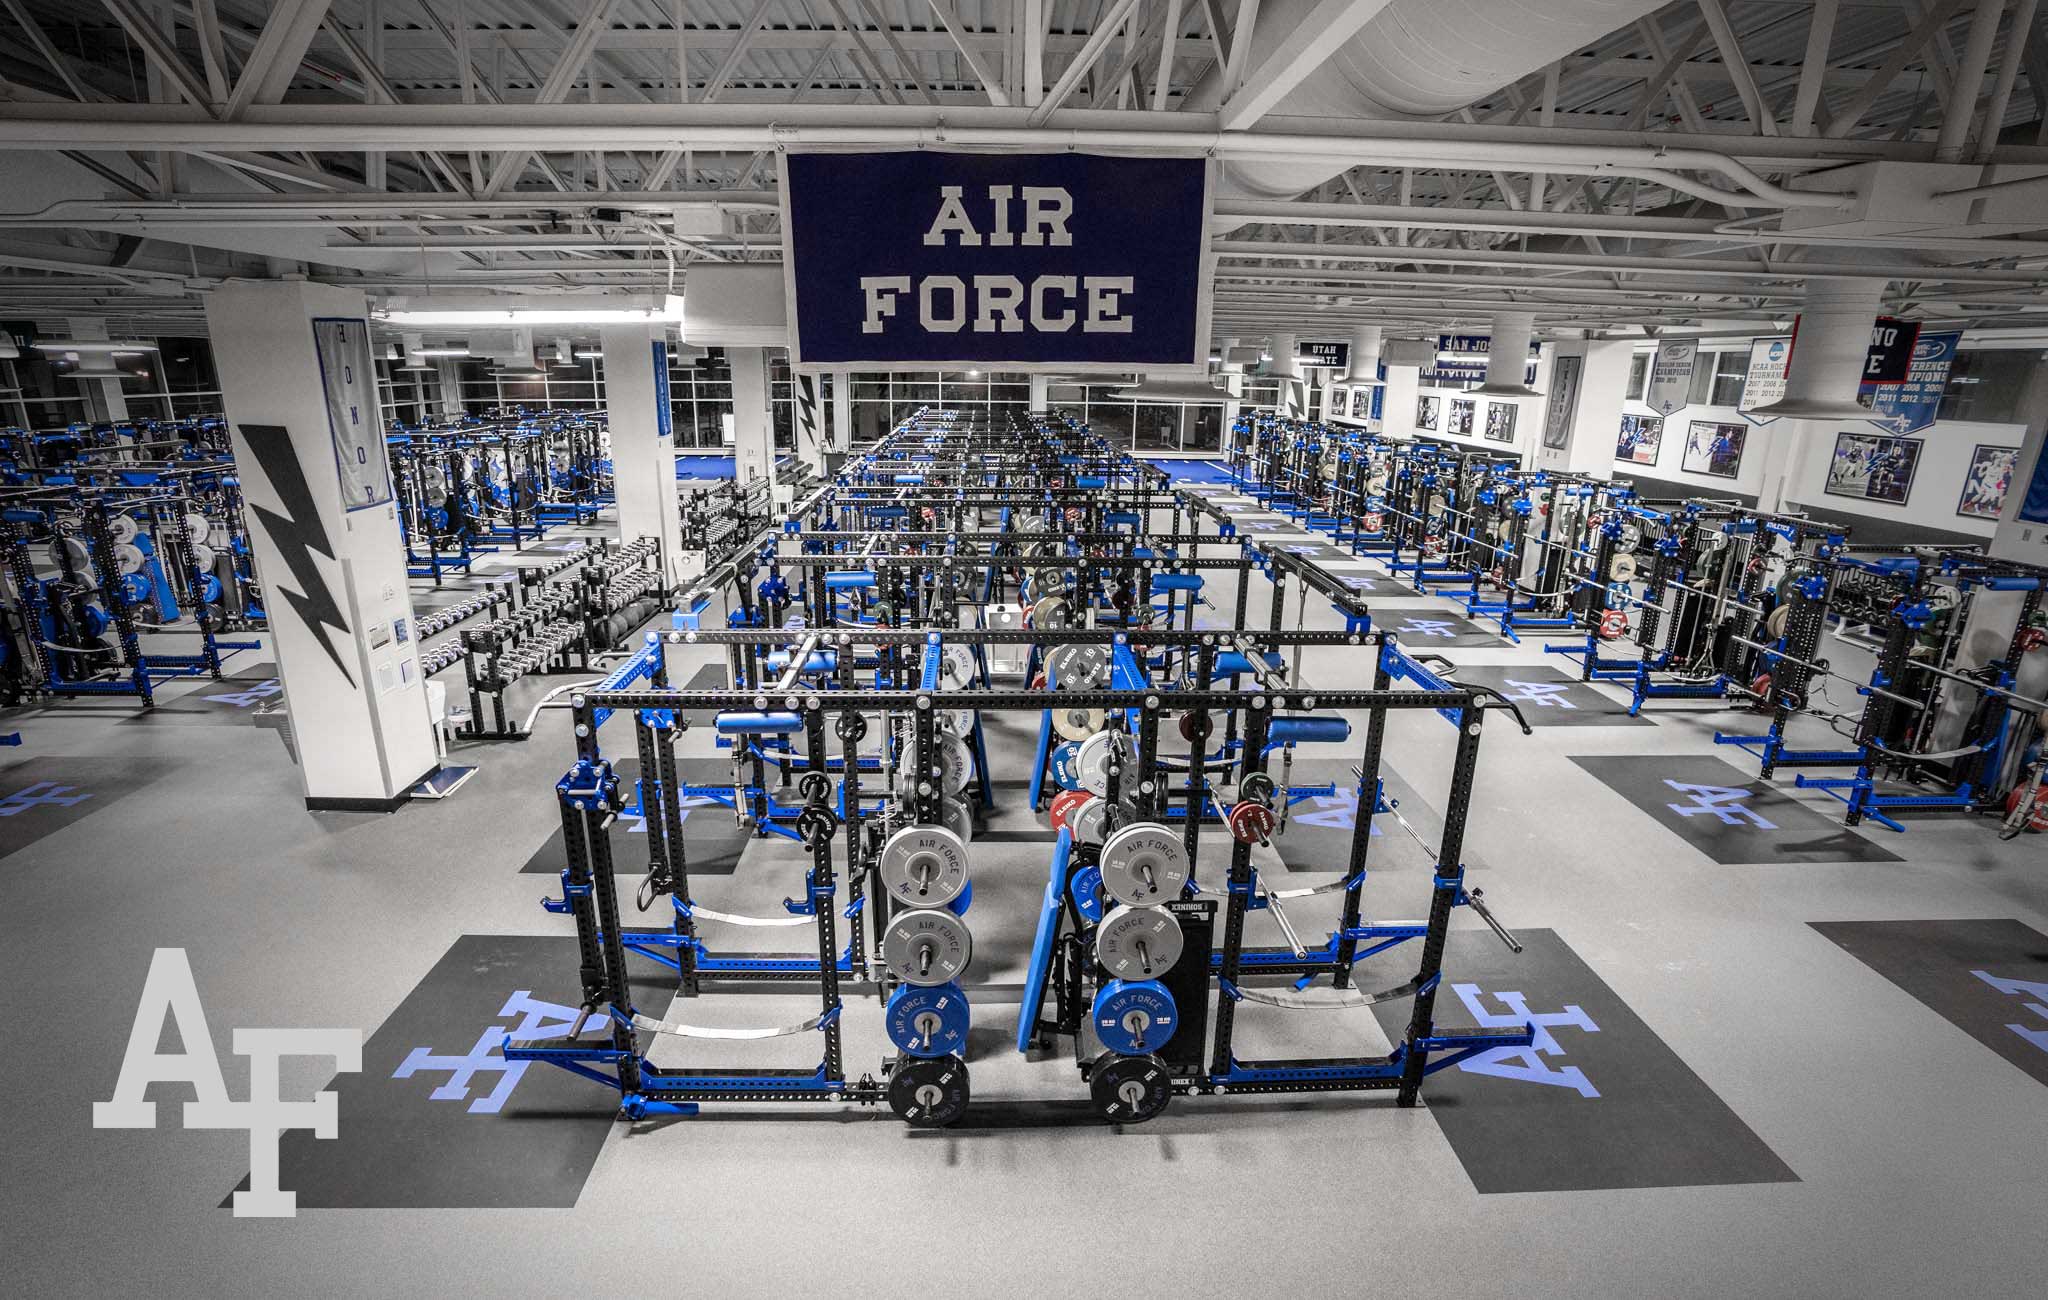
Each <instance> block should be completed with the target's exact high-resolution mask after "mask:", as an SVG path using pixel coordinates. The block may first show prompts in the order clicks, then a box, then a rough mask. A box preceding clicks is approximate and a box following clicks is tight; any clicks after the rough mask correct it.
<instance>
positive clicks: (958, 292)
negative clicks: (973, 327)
mask: <svg viewBox="0 0 2048 1300" xmlns="http://www.w3.org/2000/svg"><path fill="white" fill-rule="evenodd" d="M934 289H944V290H946V291H948V292H949V293H951V294H952V295H953V314H952V315H950V316H939V315H937V314H936V313H934V312H933V311H932V298H933V293H932V291H933V290H934ZM917 323H918V324H919V325H922V326H923V327H924V328H926V329H928V330H937V331H938V332H939V333H941V334H953V333H957V332H958V331H959V329H960V327H961V326H962V325H965V324H966V323H967V286H966V285H964V284H962V283H960V277H959V276H957V275H928V276H926V277H925V278H924V283H922V284H920V285H918V286H917Z"/></svg>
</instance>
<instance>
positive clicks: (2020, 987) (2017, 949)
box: [1811, 920, 2048, 1084]
mask: <svg viewBox="0 0 2048 1300" xmlns="http://www.w3.org/2000/svg"><path fill="white" fill-rule="evenodd" d="M1811 924H1812V926H1813V928H1814V929H1816V930H1818V931H1820V932H1821V933H1822V934H1824V935H1826V936H1827V937H1828V938H1829V939H1831V940H1833V941H1834V942H1835V943H1837V944H1839V945H1841V947H1842V949H1843V951H1845V952H1847V953H1849V954H1850V955H1851V956H1853V957H1855V958H1856V960H1858V961H1860V962H1862V963H1863V964H1864V965H1866V966H1868V967H1870V969H1872V970H1874V971H1876V972H1877V973H1878V974H1880V975H1882V976H1884V977H1885V978H1886V979H1888V980H1890V981H1891V982H1892V983H1894V984H1896V985H1898V986H1899V987H1900V988H1902V989H1904V990H1905V991H1906V992H1908V993H1910V994H1912V995H1913V996H1914V997H1916V998H1918V999H1919V1000H1920V1001H1921V1002H1922V1003H1924V1004H1926V1005H1927V1006H1928V1007H1929V1008H1930V1009H1932V1010H1933V1011H1934V1012H1935V1013H1936V1014H1937V1015H1939V1016H1940V1017H1941V1018H1942V1019H1944V1020H1946V1021H1948V1022H1949V1023H1950V1024H1952V1025H1954V1026H1955V1027H1956V1028H1958V1029H1960V1030H1962V1031H1963V1032H1964V1033H1966V1034H1968V1035H1969V1036H1970V1037H1972V1038H1974V1039H1976V1040H1977V1041H1978V1042H1980V1043H1982V1044H1984V1045H1985V1046H1986V1047H1988V1048H1990V1049H1991V1050H1992V1051H1994V1052H1996V1053H1998V1054H1999V1055H2000V1056H2002V1057H2004V1058H2005V1059H2006V1060H2008V1061H2011V1062H2012V1063H2013V1064H2014V1065H2017V1066H2018V1067H2020V1069H2022V1070H2024V1071H2026V1072H2027V1074H2028V1075H2030V1076H2032V1078H2033V1079H2034V1081H2035V1082H2036V1083H2044V1084H2048V935H2044V934H2042V933H2041V932H2040V931H2039V930H2036V929H2034V928H2033V927H2032V926H2030V925H2027V924H2025V923H2024V922H2021V921H2015V920H1984V921H1814V922H1811Z"/></svg>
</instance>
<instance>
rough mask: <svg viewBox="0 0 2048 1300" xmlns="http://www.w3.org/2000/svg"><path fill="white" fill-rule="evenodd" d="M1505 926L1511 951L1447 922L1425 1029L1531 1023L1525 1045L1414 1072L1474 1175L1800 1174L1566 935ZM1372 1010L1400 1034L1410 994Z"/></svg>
mask: <svg viewBox="0 0 2048 1300" xmlns="http://www.w3.org/2000/svg"><path fill="white" fill-rule="evenodd" d="M1517 937H1518V938H1519V939H1520V940H1521V942H1522V944H1523V947H1524V951H1523V952H1522V953H1520V954H1519V955H1517V954H1515V953H1511V952H1509V951H1508V950H1507V948H1506V947H1504V946H1503V945H1502V944H1501V943H1500V941H1499V940H1497V939H1495V938H1494V937H1493V935H1492V934H1490V933H1488V932H1486V931H1484V930H1460V931H1457V932H1455V933H1453V934H1452V935H1451V936H1450V940H1449V943H1448V945H1447V946H1446V948H1445V954H1444V982H1443V988H1442V990H1441V992H1439V994H1438V995H1437V1000H1436V1028H1437V1032H1439V1033H1447V1032H1455V1031H1456V1029H1457V1028H1458V1027H1460V1026H1474V1025H1476V1026H1481V1027H1487V1028H1493V1027H1512V1026H1517V1025H1521V1024H1525V1023H1527V1022H1529V1021H1532V1020H1533V1021H1534V1022H1535V1023H1536V1025H1537V1037H1536V1042H1535V1043H1534V1044H1533V1045H1531V1046H1529V1047H1503V1048H1495V1049H1493V1050H1492V1051H1489V1052H1482V1053H1480V1054H1479V1055H1477V1056H1475V1057H1472V1058H1470V1059H1469V1060H1466V1061H1463V1062H1461V1063H1460V1064H1458V1065H1456V1066H1453V1067H1451V1068H1449V1069H1445V1070H1441V1071H1439V1072H1437V1073H1435V1074H1432V1075H1431V1076H1429V1079H1428V1081H1427V1082H1426V1083H1424V1084H1423V1087H1422V1095H1423V1099H1424V1101H1425V1102H1426V1103H1427V1104H1428V1106H1429V1111H1430V1114H1432V1115H1433V1116H1435V1117H1436V1121H1437V1123H1438V1124H1439V1125H1441V1126H1442V1128H1443V1131H1444V1136H1445V1137H1446V1138H1448V1139H1449V1140H1450V1143H1451V1149H1452V1150H1453V1151H1455V1152H1457V1153H1458V1159H1459V1161H1460V1162H1461V1163H1463V1164H1464V1166H1465V1172H1466V1174H1467V1175H1469V1176H1470V1177H1471V1179H1472V1185H1473V1187H1475V1188H1476V1189H1478V1190H1479V1191H1480V1192H1483V1193H1491V1192H1563V1191H1588V1190H1593V1189H1597V1188H1615V1187H1705V1186H1714V1185H1720V1184H1727V1183H1778V1182H1797V1181H1798V1175H1796V1174H1794V1173H1793V1172H1792V1170H1791V1169H1789V1168H1787V1167H1786V1165H1785V1163H1784V1161H1782V1160H1780V1159H1778V1157H1777V1155H1776V1154H1775V1153H1774V1152H1773V1151H1772V1150H1771V1149H1770V1147H1769V1146H1767V1145H1765V1143H1764V1141H1763V1139H1762V1138H1760V1137H1758V1136H1757V1134H1756V1133H1755V1132H1754V1131H1752V1130H1751V1129H1750V1127H1749V1126H1748V1125H1747V1124H1745V1123H1743V1121H1742V1119H1741V1117H1740V1116H1738V1115H1736V1114H1735V1112H1734V1111H1732V1110H1730V1109H1729V1108H1728V1106H1727V1104H1726V1103H1724V1102H1723V1101H1722V1100H1721V1099H1720V1097H1718V1096H1716V1095H1715V1093H1714V1091H1713V1089H1711V1088H1709V1087H1708V1086H1707V1084H1706V1082H1705V1081H1704V1080H1702V1079H1701V1078H1700V1077H1699V1076H1698V1075H1697V1074H1695V1073H1693V1071H1692V1069H1691V1068H1690V1067H1688V1066H1687V1065H1686V1063H1685V1062H1684V1061H1682V1060H1680V1059H1679V1057H1678V1054H1677V1053H1676V1052H1673V1051H1672V1050H1671V1049H1670V1048H1669V1047H1668V1046H1666V1045H1665V1043H1664V1041H1663V1040H1662V1039H1661V1038H1659V1037H1657V1035H1656V1033H1655V1031H1653V1030H1652V1029H1651V1028H1650V1027H1649V1026H1648V1025H1646V1024H1644V1023H1643V1021H1642V1019H1641V1018H1640V1017H1638V1016H1637V1015H1636V1014H1635V1012H1633V1011H1631V1010H1630V1009H1629V1006H1628V1004H1627V1003H1625V1002H1623V1001H1622V1000H1621V998H1620V996H1619V995H1618V994H1616V993H1615V992H1614V990H1613V989H1610V988H1609V987H1607V984H1606V983H1605V982H1604V981H1603V980H1601V978H1600V977H1599V976H1598V975H1596V974H1594V973H1593V970H1592V968H1590V967H1589V966H1587V965H1586V963H1585V962H1583V961H1581V960H1580V959H1579V955H1578V954H1577V953H1575V952H1573V951H1572V950H1571V948H1570V947H1569V946H1567V945H1566V943H1565V942H1564V940H1562V939H1560V938H1559V937H1558V936H1557V935H1556V934H1555V933H1554V932H1552V931H1550V930H1520V931H1518V932H1517ZM1410 947H1412V945H1411V946H1410ZM1382 960H1383V961H1385V962H1389V963H1392V966H1391V967H1390V969H1400V968H1401V966H1402V964H1403V963H1406V964H1407V966H1408V968H1409V970H1410V971H1412V966H1413V963H1414V961H1415V954H1414V953H1413V952H1412V951H1410V950H1409V948H1400V949H1396V950H1394V952H1392V953H1390V954H1389V955H1388V956H1387V957H1386V958H1384V959H1382ZM1360 983H1361V984H1363V985H1365V986H1367V987H1371V984H1370V982H1369V981H1368V980H1365V979H1361V981H1360ZM1374 1010H1375V1013H1376V1014H1377V1015H1378V1017H1379V1021H1380V1024H1381V1027H1382V1028H1383V1029H1384V1030H1385V1031H1386V1033H1387V1036H1388V1038H1389V1040H1390V1041H1399V1039H1400V1038H1401V1037H1402V1036H1403V1035H1404V1034H1405V1033H1406V1031H1407V1025H1408V1017H1409V1015H1410V1014H1411V1012H1412V1010H1413V1004H1412V1003H1411V1002H1409V1001H1406V1000H1402V1001H1398V1002H1389V1003H1384V1004H1382V1005H1380V1006H1379V1007H1376V1008H1375V1009H1374Z"/></svg>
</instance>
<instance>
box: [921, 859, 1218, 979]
mask: <svg viewBox="0 0 2048 1300" xmlns="http://www.w3.org/2000/svg"><path fill="white" fill-rule="evenodd" d="M925 829H927V830H929V829H933V828H931V827H926V828H925ZM1176 933H1178V931H1177V930H1176ZM1147 951H1148V952H1149V951H1150V948H1149V947H1148V948H1147ZM973 958H974V935H973V934H972V933H970V932H969V931H968V929H967V922H965V921H963V920H961V919H960V918H959V917H957V916H955V915H953V913H951V912H946V911H941V910H939V909H937V908H931V907H914V908H911V909H910V910H908V911H904V912H898V913H897V914H896V915H895V916H894V917H891V918H890V920H889V925H888V928H887V929H885V930H883V931H882V964H883V965H885V966H887V967H888V968H889V973H890V974H892V975H894V976H895V977H896V978H897V979H900V980H902V981H903V982H904V983H905V984H917V985H922V986H929V985H934V984H944V983H947V982H948V981H950V980H957V979H959V978H960V974H961V972H962V971H964V970H966V969H967V963H968V962H969V961H971V960H973Z"/></svg>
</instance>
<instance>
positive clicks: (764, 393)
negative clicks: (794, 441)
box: [725, 348, 775, 486]
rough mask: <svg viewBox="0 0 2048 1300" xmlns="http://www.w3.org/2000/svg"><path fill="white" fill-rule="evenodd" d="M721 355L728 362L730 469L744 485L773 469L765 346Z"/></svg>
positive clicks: (772, 472)
mask: <svg viewBox="0 0 2048 1300" xmlns="http://www.w3.org/2000/svg"><path fill="white" fill-rule="evenodd" d="M725 357H726V360H727V361H728V362H730V363H731V365H732V419H733V448H732V452H733V473H734V475H735V476H736V477H737V478H738V480H739V482H740V483H741V485H743V486H744V485H745V484H746V483H748V482H750V481H752V480H754V479H757V478H768V477H770V476H772V475H773V474H774V472H775V426H774V423H773V422H772V421H771V419H770V418H769V407H768V352H767V350H766V349H765V348H727V349H726V350H725Z"/></svg>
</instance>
